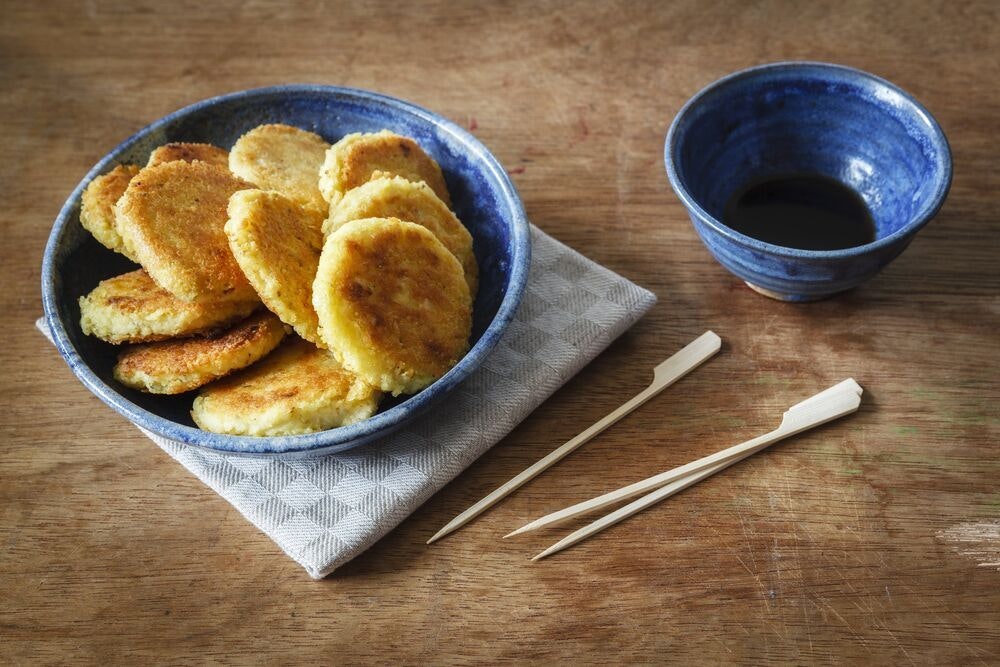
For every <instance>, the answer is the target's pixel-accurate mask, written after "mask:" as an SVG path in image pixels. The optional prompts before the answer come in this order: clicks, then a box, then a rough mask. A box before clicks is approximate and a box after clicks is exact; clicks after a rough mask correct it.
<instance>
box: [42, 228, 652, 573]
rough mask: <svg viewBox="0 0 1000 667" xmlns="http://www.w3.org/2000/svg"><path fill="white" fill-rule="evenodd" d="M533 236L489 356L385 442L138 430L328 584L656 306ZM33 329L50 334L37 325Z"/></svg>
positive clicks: (637, 290) (590, 265) (616, 279)
mask: <svg viewBox="0 0 1000 667" xmlns="http://www.w3.org/2000/svg"><path fill="white" fill-rule="evenodd" d="M531 240H532V260H531V271H530V274H529V277H528V287H527V290H526V292H525V295H524V299H523V301H522V302H521V306H520V308H519V309H518V312H517V316H516V317H515V319H514V320H513V321H512V322H511V324H510V327H509V328H508V330H507V331H506V333H505V334H504V335H503V337H502V338H501V340H500V342H499V343H498V344H497V347H496V348H495V349H494V351H493V352H492V354H490V355H489V357H488V358H487V359H486V360H485V361H484V362H483V364H482V365H481V366H480V367H479V368H478V369H477V370H476V371H475V372H474V373H473V374H472V375H471V376H470V377H469V378H468V379H467V380H466V381H465V382H464V383H462V384H461V385H460V386H458V387H457V388H456V389H455V390H454V393H453V394H452V395H451V396H449V397H448V398H446V399H445V400H444V401H442V402H441V403H439V404H438V405H437V406H436V407H434V408H431V410H430V411H429V413H428V414H426V415H424V416H423V417H420V418H418V419H417V420H416V421H414V422H412V423H411V424H410V425H408V426H406V427H404V429H403V430H401V431H398V432H396V433H395V434H393V435H390V436H388V437H386V438H385V439H383V440H380V441H377V442H374V443H370V444H367V445H362V446H361V447H358V448H356V449H354V450H351V451H348V452H343V453H340V454H330V455H327V456H323V457H319V458H314V459H300V460H282V459H277V458H269V457H247V456H231V455H224V454H217V453H214V452H211V451H208V450H203V449H199V448H197V447H192V446H190V445H184V444H181V443H179V442H175V441H173V440H167V439H165V438H162V437H160V436H158V435H155V434H153V433H150V432H148V431H146V430H144V429H140V430H142V431H143V433H145V434H146V435H147V436H148V437H149V438H150V439H151V440H152V441H153V442H155V443H156V444H157V445H159V446H160V447H162V448H163V450H164V451H166V452H167V453H168V454H169V455H170V456H172V457H174V458H175V459H177V460H178V461H179V462H180V463H181V465H183V466H184V467H185V468H187V469H188V470H190V471H191V472H192V473H194V474H195V476H196V477H198V479H200V480H201V481H202V482H204V483H205V484H207V485H208V486H209V487H211V488H212V490H213V491H215V492H216V493H218V494H219V495H220V496H222V497H223V498H225V499H226V500H228V501H229V502H230V503H231V504H232V505H233V507H235V508H236V509H237V510H239V512H240V513H241V514H242V515H243V516H245V517H246V518H247V519H248V520H249V521H250V522H251V523H252V524H253V525H255V526H257V528H259V529H260V530H262V531H264V533H265V534H267V536H268V537H270V538H271V539H272V540H274V541H275V542H276V543H277V544H278V546H279V547H281V549H282V550H283V551H284V552H285V553H286V554H288V555H289V556H291V557H292V558H293V559H294V560H295V561H296V562H298V563H299V564H300V565H302V567H304V568H305V569H306V571H307V572H309V574H310V575H311V576H312V577H314V578H316V579H319V578H322V577H325V576H326V575H328V574H330V573H331V572H333V571H334V570H335V569H337V568H338V567H340V566H341V565H343V564H344V563H346V562H347V561H349V560H351V559H352V558H354V557H355V556H357V555H358V554H360V553H361V552H363V551H364V550H365V549H367V548H368V547H370V546H372V545H373V544H375V542H377V541H378V540H379V539H381V538H382V537H383V536H384V535H385V534H386V533H388V532H389V531H390V530H392V529H393V528H395V527H396V526H397V525H398V524H399V523H400V522H401V521H402V520H403V519H405V518H406V517H407V516H409V515H410V513H411V512H413V511H414V510H415V509H417V507H419V506H420V505H421V504H422V503H423V502H424V501H425V500H427V499H428V498H430V496H431V495H433V494H434V493H435V492H436V491H437V490H438V489H440V488H441V487H443V486H444V485H445V484H447V483H448V482H449V481H450V480H451V479H452V478H453V477H455V475H457V474H458V473H460V472H461V471H462V470H464V469H465V468H466V467H467V466H469V465H470V464H471V463H472V462H473V461H475V460H476V459H477V458H479V457H480V456H481V455H482V454H483V453H484V452H486V450H488V449H489V448H490V447H492V446H493V445H494V444H496V442H497V441H499V440H500V439H501V438H503V437H504V436H505V435H506V434H507V433H509V432H510V431H511V429H513V428H514V426H516V425H517V424H518V423H520V422H521V420H523V419H524V418H525V417H526V416H527V415H528V414H529V413H530V412H531V411H532V410H534V409H535V408H536V407H538V406H539V405H540V404H541V403H542V402H544V401H545V399H547V398H548V397H549V396H550V395H551V394H552V393H553V392H554V391H555V390H556V389H558V388H559V387H560V386H562V384H563V383H564V382H566V381H567V380H568V379H569V378H571V377H572V376H573V375H574V374H576V372H577V371H579V370H580V369H581V368H583V367H584V366H585V365H586V364H587V363H588V362H589V361H590V360H591V359H593V358H594V357H595V356H597V355H598V354H599V353H600V352H601V351H602V350H603V349H604V348H605V347H607V346H608V344H609V343H610V342H611V341H613V340H614V339H615V338H617V337H618V336H619V335H621V334H622V333H623V332H624V331H625V330H626V329H628V328H629V327H630V326H632V324H634V323H635V322H636V320H638V319H639V318H640V317H642V315H643V314H645V313H646V311H648V310H649V309H650V308H651V307H652V306H653V304H654V303H655V302H656V297H655V296H654V295H653V294H652V293H651V292H649V291H647V290H645V289H643V288H641V287H638V286H637V285H635V284H633V283H631V282H629V281H628V280H626V279H625V278H622V277H621V276H619V275H617V274H616V273H613V272H612V271H609V270H608V269H606V268H604V267H602V266H600V265H598V264H595V263H594V262H592V261H590V260H589V259H587V258H586V257H584V256H583V255H581V254H579V253H578V252H576V251H574V250H572V249H570V248H568V247H566V246H565V245H563V244H562V243H560V242H558V241H556V240H555V239H553V238H552V237H550V236H548V235H547V234H545V233H544V232H542V231H541V230H539V229H538V228H536V227H532V230H531ZM37 326H38V328H39V329H41V330H42V333H44V334H45V335H46V336H49V332H48V328H47V326H46V324H45V320H44V318H43V319H40V320H38V322H37ZM50 340H51V337H50ZM559 444H561V443H557V442H553V443H552V446H553V448H554V447H555V446H557V445H559ZM445 519H451V517H442V523H444V520H445Z"/></svg>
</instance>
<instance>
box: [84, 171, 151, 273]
mask: <svg viewBox="0 0 1000 667" xmlns="http://www.w3.org/2000/svg"><path fill="white" fill-rule="evenodd" d="M138 173H139V167H137V166H135V165H134V164H120V165H118V166H117V167H115V168H114V169H112V170H111V171H109V172H108V173H106V174H104V175H102V176H98V177H97V178H95V179H94V180H92V181H91V182H90V184H88V185H87V189H86V190H84V191H83V197H82V201H81V204H80V224H82V225H83V228H84V229H86V230H87V231H88V232H90V233H91V234H93V235H94V238H95V239H97V240H98V241H99V242H100V243H101V245H103V246H105V247H106V248H110V249H111V250H114V251H115V252H120V253H121V254H123V255H125V256H126V257H128V258H129V259H131V260H133V261H134V260H135V257H133V256H132V255H131V254H130V253H129V252H128V250H126V248H125V245H124V244H123V243H122V237H121V235H120V234H119V233H118V230H117V229H116V228H115V202H117V201H118V199H119V198H120V197H121V196H122V195H123V194H125V189H126V188H127V187H128V184H129V181H131V180H132V177H133V176H135V175H136V174H138Z"/></svg>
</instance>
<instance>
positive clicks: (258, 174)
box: [229, 124, 330, 214]
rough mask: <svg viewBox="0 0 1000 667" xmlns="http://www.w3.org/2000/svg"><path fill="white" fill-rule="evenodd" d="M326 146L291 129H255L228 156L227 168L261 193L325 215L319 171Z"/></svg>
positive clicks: (265, 126)
mask: <svg viewBox="0 0 1000 667" xmlns="http://www.w3.org/2000/svg"><path fill="white" fill-rule="evenodd" d="M329 146H330V144H328V143H326V141H324V140H323V137H321V136H319V135H318V134H313V133H312V132H306V131H305V130H300V129H299V128H297V127H292V126H291V125H280V124H276V125H258V126H257V127H255V128H254V129H252V130H250V131H249V132H247V133H246V134H244V135H243V136H242V137H240V138H239V139H238V140H237V141H236V143H235V144H234V145H233V148H232V150H231V151H230V152H229V168H230V169H231V170H232V172H233V173H234V174H236V175H237V176H239V177H240V178H245V179H246V180H248V181H250V182H251V183H253V184H254V185H256V186H257V187H259V188H260V189H261V190H277V191H278V192H281V193H282V194H285V195H288V196H289V197H291V198H292V199H294V200H296V201H298V202H299V203H301V204H302V205H303V206H306V207H308V208H311V209H314V210H316V211H319V212H321V213H323V214H326V212H327V204H326V201H325V200H324V199H323V196H322V195H321V194H320V192H319V168H320V166H321V165H322V164H323V158H324V156H325V155H326V149H327V148H329Z"/></svg>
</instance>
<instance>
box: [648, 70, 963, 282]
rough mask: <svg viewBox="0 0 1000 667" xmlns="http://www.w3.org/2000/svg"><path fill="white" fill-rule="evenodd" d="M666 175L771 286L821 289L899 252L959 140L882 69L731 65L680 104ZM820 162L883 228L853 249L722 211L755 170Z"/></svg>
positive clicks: (728, 248) (753, 277) (700, 221)
mask: <svg viewBox="0 0 1000 667" xmlns="http://www.w3.org/2000/svg"><path fill="white" fill-rule="evenodd" d="M664 162H665V163H666V168H667V175H668V177H669V179H670V184H671V186H673V188H674V191H675V192H676V193H677V196H678V197H680V199H681V201H682V202H683V204H684V206H685V207H686V208H687V210H688V214H689V215H690V217H691V222H692V223H693V224H694V228H695V230H696V231H697V233H698V235H699V236H700V237H701V240H702V242H703V243H704V244H705V246H706V247H707V248H708V250H709V252H711V253H712V255H713V256H714V257H715V258H716V259H717V260H718V261H719V262H720V263H721V264H722V265H723V266H724V267H725V268H727V269H728V270H729V271H730V272H732V273H733V274H735V275H737V276H738V277H740V278H742V279H743V280H745V281H746V282H747V283H748V284H749V285H750V286H751V287H753V288H755V289H757V290H758V291H761V292H763V293H766V294H767V295H768V296H773V297H775V298H779V299H783V300H787V301H811V300H815V299H820V298H823V297H826V296H830V295H832V294H836V293H837V292H841V291H844V290H847V289H851V288H852V287H856V286H857V285H859V284H861V283H862V282H864V281H866V280H868V279H869V278H871V277H872V276H874V275H875V274H876V273H878V272H879V271H880V270H881V269H882V268H883V267H884V266H885V265H886V264H888V263H889V262H891V261H892V260H893V259H894V258H895V257H897V256H898V255H899V254H900V253H901V252H902V251H903V250H904V249H905V248H906V246H907V245H908V244H909V243H910V241H911V240H912V239H913V237H914V235H915V234H916V233H917V231H919V230H920V228H921V227H923V226H924V225H925V224H927V222H928V221H929V220H930V219H931V218H932V217H934V215H935V214H936V213H937V212H938V210H939V209H940V208H941V205H942V204H943V203H944V199H945V197H946V196H947V194H948V189H949V187H950V186H951V177H952V166H951V152H950V150H949V147H948V141H947V139H945V136H944V133H943V132H942V131H941V128H940V126H939V125H938V124H937V121H935V120H934V118H933V117H932V116H931V114H930V113H929V112H928V111H927V110H926V109H925V108H924V107H923V106H921V105H920V104H919V103H918V102H917V101H916V100H915V99H914V98H913V97H912V96H910V95H909V94H907V93H906V92H904V91H903V90H901V89H900V88H898V87H897V86H895V85H893V84H891V83H889V82H888V81H885V80H884V79H880V78H878V77H876V76H874V75H872V74H868V73H866V72H861V71H859V70H855V69H851V68H848V67H842V66H839V65H829V64H825V63H807V62H804V63H795V62H791V63H774V64H770V65H763V66H761V67H754V68H750V69H747V70H743V71H740V72H736V73H735V74H731V75H729V76H727V77H725V78H723V79H720V80H719V81H716V82H715V83H713V84H711V85H709V86H708V87H707V88H705V89H704V90H702V91H701V92H699V93H698V94H697V95H695V96H694V97H693V98H691V100H690V101H688V103H687V104H685V105H684V107H683V108H682V109H681V110H680V112H679V113H678V114H677V117H676V118H675V119H674V122H673V123H672V124H671V126H670V130H669V132H668V133H667V139H666V145H665V147H664ZM797 173H811V174H819V175H823V176H829V177H831V178H835V179H837V180H839V181H841V182H842V183H844V184H846V185H848V186H850V187H851V188H853V189H854V190H855V191H857V192H858V194H860V195H861V197H862V199H864V201H865V203H866V204H867V205H868V208H869V210H870V211H871V213H872V217H873V218H874V221H875V240H874V241H873V242H872V243H868V244H866V245H863V246H858V247H855V248H847V249H843V250H823V251H817V250H800V249H795V248H785V247H782V246H776V245H772V244H769V243H765V242H763V241H760V240H757V239H755V238H751V237H749V236H745V235H743V234H740V233H739V232H737V231H735V230H733V229H730V228H729V227H727V226H726V225H724V224H723V223H722V222H721V221H720V220H721V217H722V211H723V207H724V206H725V204H726V201H727V200H728V198H729V196H730V195H731V194H732V193H733V192H734V191H736V190H737V189H738V188H740V187H741V186H743V185H744V184H746V183H747V182H749V181H751V180H755V179H763V178H766V177H769V176H787V175H789V174H797Z"/></svg>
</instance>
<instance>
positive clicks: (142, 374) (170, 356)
mask: <svg viewBox="0 0 1000 667" xmlns="http://www.w3.org/2000/svg"><path fill="white" fill-rule="evenodd" d="M284 337H285V325H284V324H282V323H281V320H279V319H278V318H277V317H275V316H274V314H273V313H270V312H268V311H261V312H260V313H257V314H256V315H252V316H251V317H248V318H247V319H245V320H243V321H242V322H240V323H239V324H237V325H236V326H234V327H232V328H231V329H226V330H225V331H220V332H218V333H216V334H214V335H211V336H205V337H195V338H182V339H180V340H168V341H163V342H160V343H144V344H141V345H135V346H132V347H128V348H126V349H125V350H124V351H123V352H122V353H121V354H119V355H118V363H117V364H115V368H114V375H115V379H116V380H118V381H119V382H121V383H122V384H125V385H128V386H129V387H132V388H134V389H138V390H139V391H145V392H149V393H151V394H180V393H182V392H185V391H191V390H192V389H197V388H198V387H200V386H202V385H204V384H208V383H209V382H211V381H212V380H215V379H217V378H220V377H222V376H224V375H228V374H229V373H232V372H233V371H236V370H239V369H241V368H246V367H247V366H249V365H250V364H252V363H254V362H255V361H257V360H258V359H260V358H261V357H263V356H265V355H267V354H268V353H269V352H270V351H271V350H273V349H274V348H275V347H277V346H278V343H280V342H281V339H282V338H284Z"/></svg>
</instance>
